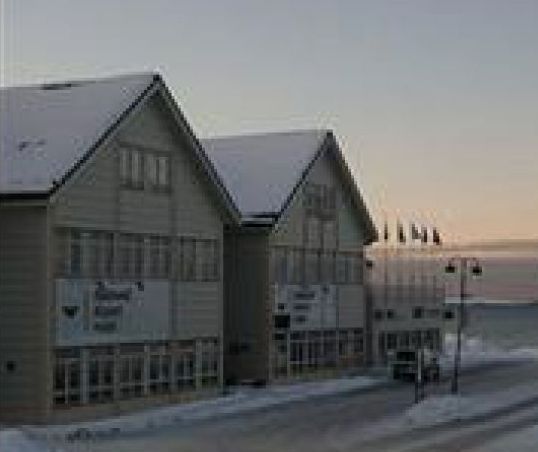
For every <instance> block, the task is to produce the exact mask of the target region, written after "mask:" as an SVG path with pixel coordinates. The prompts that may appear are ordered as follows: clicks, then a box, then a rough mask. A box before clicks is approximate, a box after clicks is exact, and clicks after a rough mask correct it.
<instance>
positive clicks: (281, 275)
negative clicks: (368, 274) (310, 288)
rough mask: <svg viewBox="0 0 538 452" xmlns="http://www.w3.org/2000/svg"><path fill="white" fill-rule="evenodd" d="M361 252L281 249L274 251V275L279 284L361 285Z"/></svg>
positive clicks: (362, 271) (282, 247)
mask: <svg viewBox="0 0 538 452" xmlns="http://www.w3.org/2000/svg"><path fill="white" fill-rule="evenodd" d="M363 265H364V256H363V254H362V252H350V251H327V250H319V249H305V248H296V247H286V246H279V247H275V248H274V250H273V271H274V279H275V282H277V283H279V284H317V283H324V284H362V283H363V278H364V269H363Z"/></svg>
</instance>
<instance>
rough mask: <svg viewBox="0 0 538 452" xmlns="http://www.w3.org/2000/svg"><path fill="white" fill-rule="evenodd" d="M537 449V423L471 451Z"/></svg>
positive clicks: (524, 450)
mask: <svg viewBox="0 0 538 452" xmlns="http://www.w3.org/2000/svg"><path fill="white" fill-rule="evenodd" d="M537 449H538V423H537V424H536V425H535V426H533V427H530V428H526V429H523V430H520V431H518V432H516V433H511V434H509V435H506V436H504V437H503V438H501V439H498V440H497V441H495V442H494V443H489V444H487V445H485V446H483V447H480V448H478V449H474V450H473V452H506V451H516V452H536V450H537Z"/></svg>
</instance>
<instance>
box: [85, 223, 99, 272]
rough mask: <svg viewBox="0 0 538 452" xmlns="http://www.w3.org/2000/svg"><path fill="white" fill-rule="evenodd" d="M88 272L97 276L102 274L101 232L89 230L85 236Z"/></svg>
mask: <svg viewBox="0 0 538 452" xmlns="http://www.w3.org/2000/svg"><path fill="white" fill-rule="evenodd" d="M87 245H88V260H89V273H90V275H92V276H95V277H99V276H101V274H102V265H101V262H102V248H101V234H100V233H99V232H90V233H88V236H87Z"/></svg>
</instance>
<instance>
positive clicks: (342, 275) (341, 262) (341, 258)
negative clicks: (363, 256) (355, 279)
mask: <svg viewBox="0 0 538 452" xmlns="http://www.w3.org/2000/svg"><path fill="white" fill-rule="evenodd" d="M336 282H337V283H338V284H346V283H347V282H348V262H347V256H346V254H344V253H336Z"/></svg>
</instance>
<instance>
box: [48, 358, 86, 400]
mask: <svg viewBox="0 0 538 452" xmlns="http://www.w3.org/2000/svg"><path fill="white" fill-rule="evenodd" d="M80 377H81V365H80V354H79V351H78V350H77V349H64V350H57V351H56V352H55V362H54V403H55V404H56V405H71V404H77V403H80V402H81V378H80Z"/></svg>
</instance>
